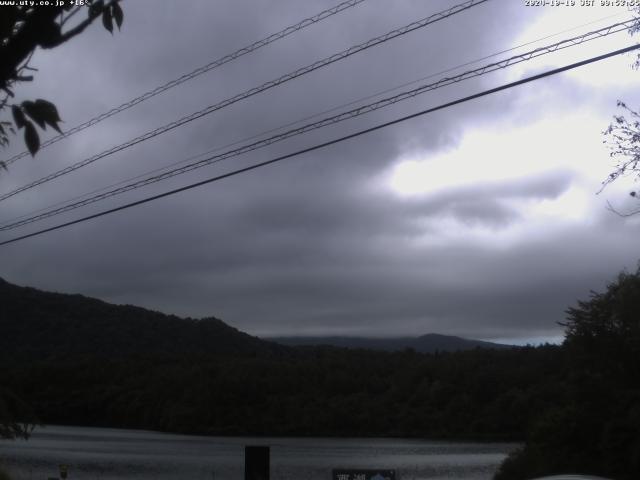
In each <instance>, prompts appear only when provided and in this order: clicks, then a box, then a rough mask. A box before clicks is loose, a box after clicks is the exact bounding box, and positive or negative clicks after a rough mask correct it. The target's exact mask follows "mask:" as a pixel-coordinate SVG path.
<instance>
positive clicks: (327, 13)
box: [5, 0, 365, 166]
mask: <svg viewBox="0 0 640 480" xmlns="http://www.w3.org/2000/svg"><path fill="white" fill-rule="evenodd" d="M364 1H365V0H348V1H345V2H342V3H340V4H338V5H336V6H335V7H332V8H329V9H327V10H323V11H322V12H320V13H317V14H316V15H313V16H312V17H309V18H305V19H304V20H302V21H300V22H298V23H296V24H295V25H291V26H289V27H287V28H285V29H283V30H280V31H279V32H277V33H274V34H272V35H269V36H268V37H265V38H263V39H262V40H258V41H257V42H254V43H252V44H250V45H247V46H246V47H242V48H241V49H239V50H236V51H235V52H233V53H229V54H228V55H225V56H223V57H220V58H218V59H217V60H214V61H212V62H210V63H208V64H206V65H203V66H201V67H198V68H196V69H195V70H193V71H191V72H189V73H185V74H184V75H181V76H180V77H178V78H175V79H173V80H170V81H168V82H167V83H165V84H163V85H160V86H158V87H156V88H154V89H153V90H149V91H148V92H145V93H143V94H142V95H140V96H138V97H135V98H133V99H131V100H129V101H128V102H125V103H123V104H122V105H120V106H118V107H115V108H112V109H111V110H109V111H107V112H104V113H102V114H100V115H98V116H96V117H93V118H91V119H90V120H87V121H86V122H84V123H81V124H79V125H76V126H75V127H73V128H70V129H69V130H67V131H66V132H64V133H62V134H60V135H57V136H55V137H53V138H51V139H49V140H47V141H46V142H43V143H42V144H41V145H40V151H41V150H42V149H44V148H46V147H48V146H49V145H53V144H54V143H57V142H59V141H60V140H62V139H64V138H67V137H70V136H71V135H73V134H74V133H78V132H80V131H81V130H84V129H85V128H89V127H91V126H93V125H95V124H97V123H100V122H102V121H103V120H106V119H107V118H109V117H112V116H114V115H116V114H118V113H120V112H124V111H125V110H128V109H129V108H131V107H133V106H135V105H138V104H139V103H142V102H144V101H145V100H149V99H150V98H152V97H155V96H156V95H159V94H160V93H163V92H165V91H167V90H169V89H170V88H173V87H177V86H178V85H180V84H182V83H184V82H187V81H189V80H191V79H193V78H196V77H197V76H199V75H202V74H203V73H206V72H209V71H210V70H213V69H214V68H218V67H220V66H222V65H224V64H225V63H229V62H231V61H233V60H236V59H238V58H240V57H242V56H244V55H247V54H248V53H251V52H254V51H256V50H258V49H259V48H262V47H265V46H267V45H269V44H271V43H273V42H275V41H277V40H280V39H282V38H285V37H287V36H289V35H291V34H292V33H295V32H297V31H299V30H302V29H304V28H307V27H309V26H311V25H314V24H316V23H318V22H321V21H322V20H324V19H326V18H329V17H331V16H333V15H335V14H337V13H340V12H342V11H343V10H347V9H348V8H351V7H355V6H356V5H358V4H360V3H362V2H364ZM76 11H77V10H76ZM28 155H30V153H29V152H28V151H26V150H25V151H24V152H21V153H19V154H17V155H14V156H13V157H11V158H9V159H8V160H6V161H5V165H6V166H8V165H10V164H12V163H13V162H15V161H17V160H19V159H21V158H23V157H26V156H28Z"/></svg>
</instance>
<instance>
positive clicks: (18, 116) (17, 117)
mask: <svg viewBox="0 0 640 480" xmlns="http://www.w3.org/2000/svg"><path fill="white" fill-rule="evenodd" d="M11 113H12V114H13V121H14V122H15V124H16V127H18V128H19V129H20V128H22V127H24V126H25V124H26V122H27V119H26V118H24V113H22V109H21V108H20V107H19V106H18V105H11Z"/></svg>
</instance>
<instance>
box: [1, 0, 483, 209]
mask: <svg viewBox="0 0 640 480" xmlns="http://www.w3.org/2000/svg"><path fill="white" fill-rule="evenodd" d="M487 1H489V0H468V1H466V2H464V3H461V4H458V5H455V6H453V7H451V8H448V9H446V10H443V11H442V12H438V13H436V14H433V15H431V16H429V17H426V18H423V19H422V20H418V21H415V22H412V23H410V24H408V25H405V26H403V27H401V28H398V29H395V30H392V31H390V32H387V33H385V34H384V35H380V36H378V37H375V38H372V39H370V40H368V41H366V42H364V43H361V44H358V45H355V46H352V47H350V48H348V49H346V50H343V51H342V52H339V53H336V54H333V55H331V56H329V57H326V58H324V59H322V60H318V61H317V62H314V63H312V64H310V65H307V66H305V67H302V68H299V69H298V70H295V71H293V72H291V73H288V74H286V75H283V76H281V77H279V78H277V79H275V80H271V81H269V82H266V83H264V84H262V85H260V86H258V87H254V88H251V89H249V90H247V91H245V92H243V93H240V94H238V95H235V96H233V97H230V98H227V99H226V100H223V101H221V102H219V103H216V104H214V105H210V106H208V107H206V108H204V109H202V110H199V111H197V112H194V113H192V114H190V115H187V116H185V117H182V118H180V119H178V120H175V121H173V122H171V123H168V124H166V125H163V126H162V127H158V128H156V129H154V130H150V131H148V132H146V133H144V134H142V135H140V136H138V137H136V138H133V139H131V140H129V141H127V142H125V143H121V144H119V145H116V146H115V147H112V148H110V149H108V150H105V151H104V152H101V153H99V154H96V155H93V156H92V157H89V158H86V159H84V160H81V161H79V162H76V163H74V164H73V165H70V166H68V167H65V168H63V169H61V170H58V171H57V172H54V173H51V174H49V175H47V176H45V177H42V178H40V179H38V180H35V181H33V182H31V183H28V184H26V185H23V186H22V187H19V188H16V189H15V190H12V191H10V192H7V193H4V194H2V195H0V201H3V200H6V199H8V198H11V197H13V196H14V195H17V194H19V193H21V192H24V191H26V190H30V189H32V188H34V187H37V186H39V185H42V184H43V183H47V182H50V181H51V180H54V179H56V178H58V177H61V176H63V175H67V174H69V173H71V172H73V171H75V170H78V169H79V168H82V167H84V166H87V165H90V164H92V163H94V162H96V161H98V160H100V159H102V158H104V157H107V156H109V155H112V154H114V153H116V152H120V151H122V150H124V149H126V148H129V147H132V146H134V145H137V144H138V143H141V142H144V141H146V140H149V139H151V138H153V137H156V136H158V135H161V134H163V133H166V132H168V131H170V130H173V129H175V128H178V127H180V126H182V125H185V124H186V123H189V122H192V121H193V120H196V119H199V118H201V117H204V116H205V115H209V114H211V113H213V112H215V111H217V110H220V109H222V108H225V107H228V106H230V105H232V104H234V103H236V102H239V101H241V100H244V99H246V98H249V97H251V96H253V95H257V94H258V93H261V92H264V91H265V90H269V89H271V88H274V87H276V86H278V85H281V84H283V83H285V82H288V81H290V80H293V79H295V78H298V77H300V76H302V75H306V74H308V73H310V72H313V71H315V70H318V69H320V68H322V67H325V66H327V65H330V64H332V63H334V62H337V61H339V60H343V59H345V58H348V57H350V56H351V55H355V54H356V53H359V52H362V51H364V50H367V49H369V48H371V47H374V46H376V45H380V44H382V43H385V42H387V41H389V40H392V39H394V38H397V37H399V36H402V35H405V34H407V33H410V32H412V31H414V30H417V29H419V28H424V27H426V26H428V25H431V24H433V23H435V22H438V21H440V20H444V19H445V18H449V17H451V16H453V15H456V14H458V13H461V12H463V11H465V10H468V9H470V8H472V7H475V6H478V5H480V4H482V3H485V2H487Z"/></svg>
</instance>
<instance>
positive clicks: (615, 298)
mask: <svg viewBox="0 0 640 480" xmlns="http://www.w3.org/2000/svg"><path fill="white" fill-rule="evenodd" d="M0 293H1V295H2V302H0V319H1V321H0V328H1V329H2V332H3V335H2V336H1V337H0V338H1V339H2V340H1V341H2V345H1V347H2V348H1V349H0V357H1V358H0V360H1V365H2V368H0V384H2V385H4V386H8V387H10V388H11V389H12V391H13V392H14V394H13V395H14V396H13V397H11V398H14V399H21V400H20V402H21V403H20V406H18V404H17V403H15V402H14V403H13V404H11V405H10V406H11V407H12V408H14V409H18V411H20V413H21V415H23V417H21V419H23V421H26V422H27V423H28V422H29V421H30V417H29V416H28V415H31V414H32V413H31V412H33V414H35V415H36V416H37V418H38V420H39V421H40V422H43V423H59V424H72V425H93V426H111V427H127V428H145V429H154V430H161V431H171V432H183V433H199V434H216V435H247V434H252V435H262V434H264V435H310V436H317V435H323V436H324V435H331V436H360V435H361V436H403V437H421V438H448V439H483V440H524V441H525V443H524V446H523V448H522V449H520V450H518V451H517V452H515V453H514V454H513V455H512V456H510V457H509V459H508V460H507V461H506V462H505V463H504V465H503V466H502V468H501V470H500V472H499V473H498V475H497V479H498V480H508V479H526V478H531V477H532V476H535V475H544V474H552V473H567V472H573V473H576V472H579V473H591V474H599V475H605V476H610V477H612V478H616V479H621V480H626V479H629V480H631V479H635V478H640V435H639V432H640V382H639V380H638V379H640V366H639V363H638V361H637V360H638V358H640V357H639V356H638V354H639V353H640V351H639V350H640V271H638V272H636V273H634V274H629V273H623V274H621V275H620V276H619V277H618V278H617V280H616V281H615V282H613V283H612V284H610V285H609V286H608V288H607V290H606V291H605V292H603V293H595V292H592V294H591V297H590V298H589V299H588V300H584V301H580V302H578V304H577V305H576V306H574V307H571V308H569V309H568V310H567V320H566V323H565V328H566V340H565V342H564V344H563V345H562V346H555V345H546V346H540V347H535V348H534V347H524V348H511V349H499V350H495V349H482V348H477V349H474V350H468V351H463V352H456V353H447V352H438V353H433V354H422V353H418V352H416V351H414V350H411V349H407V350H405V351H401V352H375V351H370V350H357V349H356V350H347V349H341V348H334V347H298V348H292V347H285V346H278V345H275V344H272V343H270V342H265V341H262V340H259V339H256V338H254V337H251V336H249V335H246V334H243V333H241V332H238V331H237V330H235V329H233V328H231V327H228V326H226V325H225V324H224V323H222V322H221V321H219V320H216V319H208V320H193V319H179V318H177V317H172V316H167V315H163V314H160V313H157V312H150V311H148V310H144V309H140V308H137V307H129V306H114V305H109V304H106V303H104V302H100V301H97V300H93V299H88V298H86V297H82V296H78V295H75V296H70V295H60V294H53V293H45V292H40V291H38V290H35V289H30V288H22V287H16V286H14V285H11V284H9V283H6V282H2V283H0ZM85 344H86V345H85ZM87 345H88V346H87ZM4 398H5V400H4V401H5V404H6V405H9V403H7V400H6V398H8V397H4ZM5 404H0V406H1V405H5ZM26 405H29V406H30V408H31V410H19V409H20V408H24V407H25V406H26ZM0 414H2V410H1V409H0ZM0 421H2V418H1V417H0ZM4 425H5V427H4V428H7V425H8V424H7V423H6V422H5V423H4Z"/></svg>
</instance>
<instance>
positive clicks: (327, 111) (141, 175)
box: [0, 13, 623, 230]
mask: <svg viewBox="0 0 640 480" xmlns="http://www.w3.org/2000/svg"><path fill="white" fill-rule="evenodd" d="M622 15H623V14H622V13H615V14H613V15H607V16H605V17H601V18H598V19H596V20H592V21H590V22H587V23H582V24H580V25H576V26H574V27H571V28H567V29H564V30H560V31H558V32H555V33H552V34H549V35H545V36H544V37H539V38H537V39H535V40H530V41H528V42H525V43H521V44H520V45H516V46H514V47H511V48H507V49H505V50H501V51H499V52H495V53H491V54H489V55H485V56H484V57H480V58H476V59H474V60H470V61H467V62H465V63H461V64H458V65H456V66H453V67H449V68H446V69H445V70H440V71H438V72H435V73H430V74H429V75H426V76H423V77H420V78H418V79H415V80H411V81H409V82H405V83H402V84H400V85H396V86H394V87H391V88H387V89H385V90H381V91H378V92H376V93H373V94H369V95H367V96H365V97H360V98H358V99H357V100H352V101H350V102H348V103H343V104H340V105H336V106H334V107H332V108H329V109H327V110H323V111H321V112H318V113H314V114H313V115H309V116H306V117H304V118H299V119H297V120H294V121H292V122H288V123H286V124H283V125H280V126H278V127H274V128H270V129H268V130H263V131H262V132H259V133H256V134H253V135H250V136H249V137H244V138H242V139H239V140H235V141H233V142H231V143H227V144H224V145H219V146H217V147H214V148H211V149H209V150H206V151H204V152H202V153H199V154H196V155H192V156H190V157H187V158H185V159H182V160H179V161H177V162H173V163H170V164H168V165H165V166H163V167H159V168H155V169H153V170H149V171H146V172H144V173H141V174H138V175H135V176H133V177H128V178H126V179H123V180H120V181H118V182H115V183H112V184H110V185H107V186H104V187H100V188H97V189H95V190H92V191H90V192H85V193H83V194H81V195H77V196H75V197H72V198H70V199H67V200H63V201H61V202H57V203H55V204H53V205H49V206H48V207H43V208H39V209H36V210H32V211H30V212H28V213H25V214H22V215H18V216H16V217H13V218H10V219H8V220H5V221H4V222H3V223H1V224H0V230H2V227H5V226H9V224H12V223H14V222H17V221H19V220H22V219H27V218H31V217H33V216H34V215H36V214H39V213H41V212H45V211H47V210H51V209H54V208H56V207H59V206H62V205H65V204H68V203H69V202H73V201H75V200H80V199H82V198H86V197H88V196H89V195H93V194H97V193H99V192H104V191H106V190H108V189H111V188H114V187H117V186H120V185H123V184H125V183H127V182H130V181H132V180H137V179H139V178H142V177H144V176H145V175H152V174H154V173H158V172H161V171H163V170H166V169H168V168H171V167H175V166H177V165H183V164H185V163H188V162H190V161H192V160H195V159H197V158H200V157H204V156H205V155H209V154H211V153H214V152H218V151H220V150H224V149H225V148H230V147H234V146H236V145H239V144H241V143H243V142H248V141H250V140H254V139H256V138H260V137H263V136H264V135H268V134H270V133H274V132H278V131H280V130H283V129H285V128H288V127H292V126H294V125H297V124H300V123H302V122H306V121H308V120H312V119H314V118H318V117H321V116H322V115H326V114H328V113H331V112H335V111H337V110H340V109H341V108H346V107H350V106H352V105H356V104H358V103H361V102H364V101H366V100H371V99H373V98H376V97H379V96H380V95H385V94H387V93H391V92H394V91H396V90H400V89H401V88H404V87H408V86H409V85H415V84H416V83H419V82H422V81H425V80H428V79H430V78H434V77H438V76H440V75H444V74H445V73H449V72H453V71H455V70H459V69H461V68H463V67H467V66H469V65H474V64H476V63H480V62H481V61H483V60H488V59H490V58H494V57H497V56H498V55H502V54H504V53H508V52H512V51H515V50H518V49H520V48H522V47H526V46H528V45H533V44H535V43H538V42H541V41H543V40H547V39H549V38H553V37H557V36H559V35H562V34H563V33H568V32H572V31H574V30H577V29H579V28H583V27H586V26H588V25H593V24H595V23H598V22H601V21H603V20H608V19H610V18H614V17H620V16H622Z"/></svg>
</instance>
